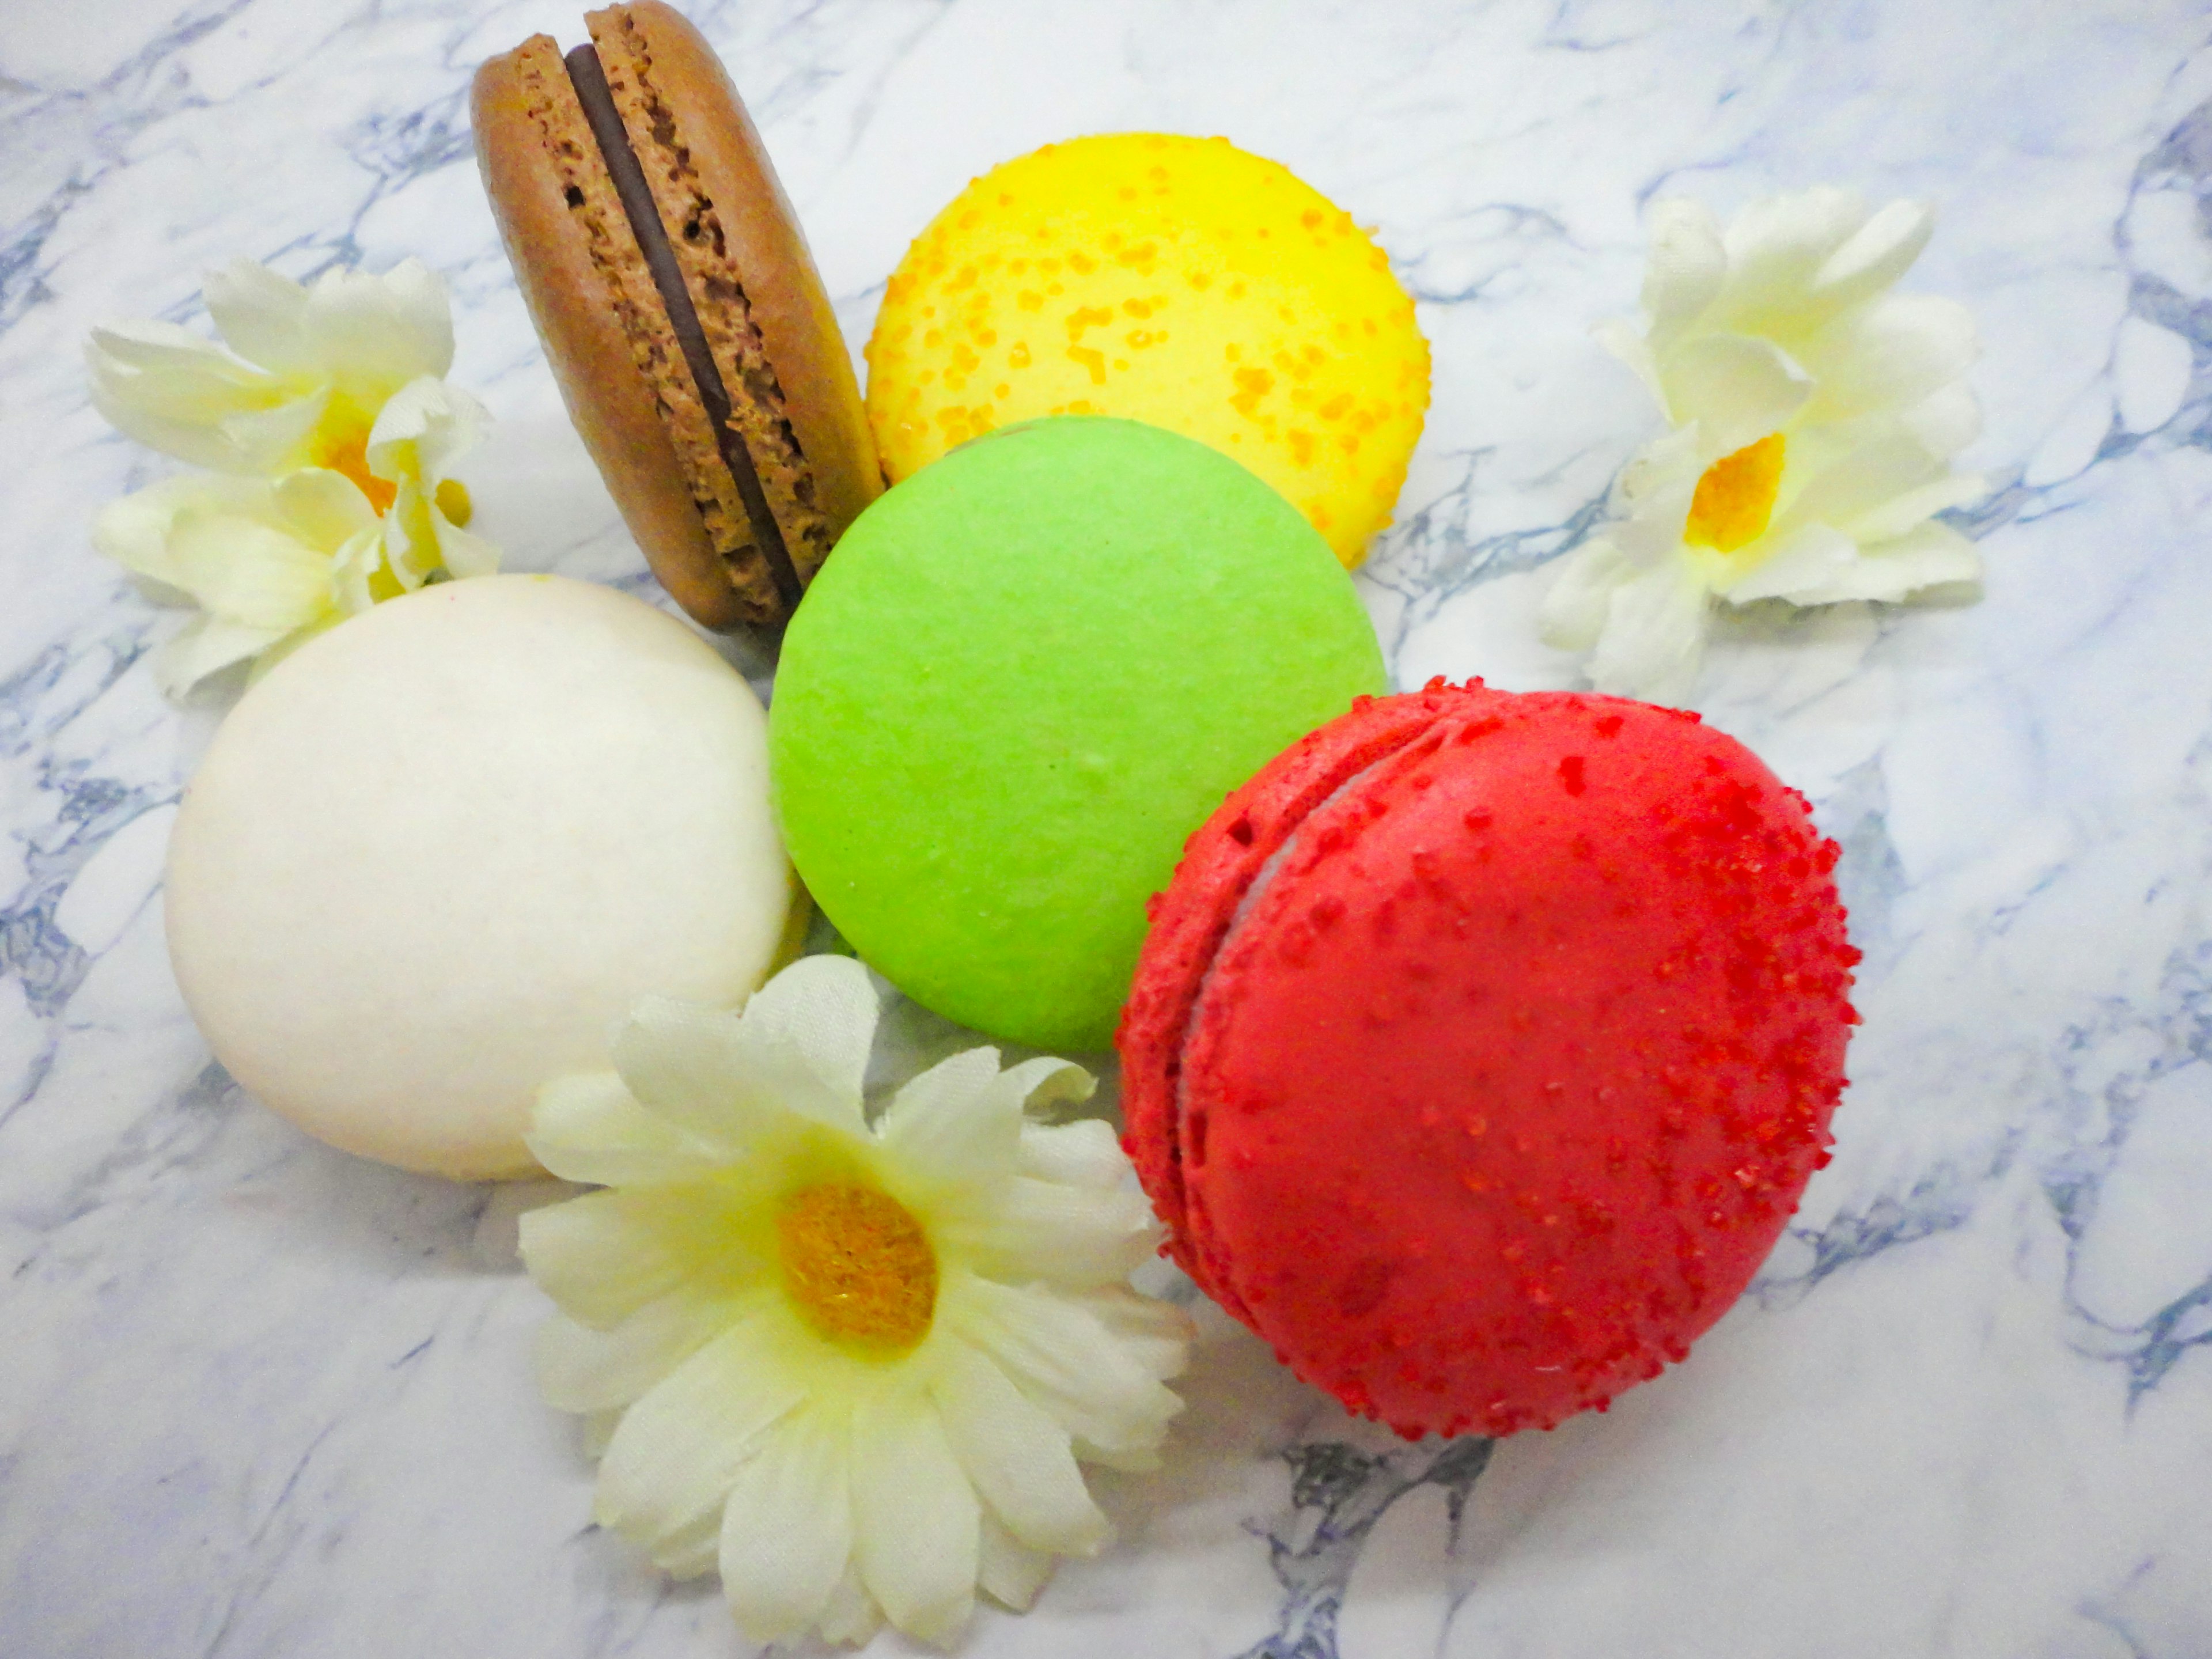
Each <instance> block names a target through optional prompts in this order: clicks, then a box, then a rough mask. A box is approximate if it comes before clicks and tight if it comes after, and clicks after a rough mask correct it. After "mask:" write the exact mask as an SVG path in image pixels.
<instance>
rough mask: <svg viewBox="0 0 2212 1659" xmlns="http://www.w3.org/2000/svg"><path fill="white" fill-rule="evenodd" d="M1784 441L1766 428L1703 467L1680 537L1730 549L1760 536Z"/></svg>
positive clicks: (1778, 480)
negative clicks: (1758, 436) (1753, 439)
mask: <svg viewBox="0 0 2212 1659" xmlns="http://www.w3.org/2000/svg"><path fill="white" fill-rule="evenodd" d="M1786 447H1787V445H1786V444H1785V443H1784V440H1783V436H1782V435H1781V434H1780V433H1779V432H1770V433H1768V434H1767V435H1765V437H1764V438H1761V439H1760V440H1759V441H1758V442H1757V443H1754V444H1746V445H1745V446H1744V447H1742V448H1741V449H1739V450H1737V451H1736V452H1735V453H1734V454H1733V455H1723V456H1722V457H1721V458H1720V459H1718V460H1717V461H1715V462H1714V463H1713V464H1712V465H1711V466H1709V467H1707V468H1706V469H1705V477H1702V478H1699V480H1698V491H1697V494H1696V495H1692V497H1691V498H1690V522H1689V523H1688V524H1687V525H1686V526H1684V527H1683V530H1682V539H1683V540H1684V541H1686V542H1687V543H1689V544H1690V545H1691V546H1692V547H1710V548H1711V549H1712V550H1714V551H1715V552H1717V553H1733V552H1735V550H1736V549H1738V548H1740V547H1745V546H1748V545H1749V544H1751V543H1753V542H1755V541H1757V540H1758V539H1759V538H1760V537H1761V536H1764V535H1765V533H1766V524H1767V520H1770V519H1771V518H1772V517H1773V516H1774V497H1775V495H1776V494H1777V493H1778V491H1779V490H1780V489H1781V488H1782V457H1783V451H1784V449H1785V448H1786Z"/></svg>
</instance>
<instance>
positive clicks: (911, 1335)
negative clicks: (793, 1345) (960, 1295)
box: [775, 1183, 937, 1354]
mask: <svg viewBox="0 0 2212 1659" xmlns="http://www.w3.org/2000/svg"><path fill="white" fill-rule="evenodd" d="M775 1236H776V1244H777V1248H778V1254H779V1256H780V1258H781V1263H782V1267H783V1288H784V1291H785V1293H786V1294H787V1295H788V1296H789V1297H791V1300H792V1303H793V1305H794V1306H796V1307H797V1308H798V1310H799V1313H800V1314H801V1315H803V1316H805V1320H806V1322H807V1323H808V1324H810V1325H811V1326H813V1327H814V1328H815V1329H816V1330H817V1331H818V1332H820V1333H821V1334H823V1336H825V1337H827V1338H829V1340H831V1341H832V1342H838V1343H842V1344H844V1345H846V1346H849V1347H854V1348H860V1349H864V1350H866V1351H867V1352H871V1353H878V1354H889V1353H899V1352H904V1351H905V1350H907V1349H908V1348H911V1347H912V1346H914V1345H915V1343H917V1342H919V1341H921V1339H922V1338H923V1337H924V1336H926V1335H927V1334H928V1333H929V1322H930V1317H931V1316H932V1315H933V1314H934V1313H935V1312H936V1310H937V1255H936V1253H935V1252H934V1251H933V1250H932V1249H930V1248H929V1240H928V1238H927V1237H926V1236H925V1235H924V1234H923V1232H922V1231H921V1223H920V1222H918V1221H916V1220H915V1218H914V1217H913V1216H912V1215H911V1214H910V1213H908V1210H907V1208H906V1206H904V1205H902V1204H901V1203H900V1202H899V1201H898V1200H896V1199H895V1198H891V1197H890V1196H888V1195H886V1194H883V1193H880V1192H878V1191H877V1190H876V1189H875V1188H872V1187H858V1186H851V1185H846V1184H842V1183H839V1184H832V1185H827V1186H821V1187H807V1188H802V1189H801V1190H800V1191H799V1192H796V1193H793V1194H792V1195H791V1196H790V1197H789V1198H787V1199H786V1200H784V1205H783V1209H782V1211H781V1213H780V1214H778V1215H777V1217H776V1218H775Z"/></svg>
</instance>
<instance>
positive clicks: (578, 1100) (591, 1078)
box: [523, 1072, 719, 1187]
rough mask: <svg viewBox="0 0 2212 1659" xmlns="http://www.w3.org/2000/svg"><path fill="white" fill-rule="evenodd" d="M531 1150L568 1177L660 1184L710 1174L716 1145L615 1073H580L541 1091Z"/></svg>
mask: <svg viewBox="0 0 2212 1659" xmlns="http://www.w3.org/2000/svg"><path fill="white" fill-rule="evenodd" d="M523 1144H524V1145H526V1146H528V1147H529V1148H530V1152H531V1155H532V1157H533V1158H536V1159H537V1160H538V1162H539V1163H540V1164H544V1166H545V1168H546V1169H547V1170H549V1171H550V1172H551V1173H552V1174H554V1175H556V1176H560V1177H561V1179H562V1180H563V1181H580V1182H587V1183H589V1184H591V1185H593V1186H600V1187H618V1186H635V1187H647V1186H655V1185H659V1184H660V1183H662V1182H671V1181H688V1180H693V1179H696V1178H699V1177H701V1176H706V1175H708V1174H710V1173H712V1171H713V1170H714V1167H715V1165H716V1164H717V1163H718V1162H719V1160H718V1159H717V1158H716V1157H715V1155H714V1149H713V1148H712V1147H710V1146H706V1145H705V1144H703V1143H702V1142H701V1141H699V1140H697V1139H695V1138H694V1137H692V1136H690V1135H689V1134H686V1133H684V1131H683V1130H681V1129H679V1128H678V1127H676V1126H675V1125H674V1124H672V1123H671V1122H669V1121H668V1120H667V1119H666V1118H665V1117H660V1116H658V1115H655V1114H653V1113H652V1112H648V1111H647V1110H646V1109H645V1108H644V1107H642V1106H641V1105H640V1104H638V1102H637V1097H636V1096H635V1095H633V1094H631V1093H630V1091H629V1089H628V1088H627V1087H626V1086H624V1085H623V1080H622V1078H621V1076H620V1074H619V1073H614V1072H575V1073H569V1074H568V1076H565V1077H558V1078H555V1079H553V1080H552V1081H551V1082H550V1083H548V1084H546V1085H544V1087H543V1088H541V1089H539V1090H538V1103H537V1107H536V1109H535V1110H534V1111H533V1112H532V1114H531V1120H530V1133H528V1134H526V1135H525V1136H524V1137H523Z"/></svg>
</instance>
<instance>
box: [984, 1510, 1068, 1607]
mask: <svg viewBox="0 0 2212 1659" xmlns="http://www.w3.org/2000/svg"><path fill="white" fill-rule="evenodd" d="M977 1543H978V1546H979V1547H978V1549H977V1552H976V1561H975V1582H976V1584H977V1586H978V1587H979V1588H980V1589H981V1590H982V1591H983V1593H984V1594H985V1595H988V1596H989V1597H990V1598H991V1599H992V1600H993V1601H997V1602H998V1603H999V1604H1000V1606H1002V1607H1012V1609H1013V1610H1014V1611H1015V1612H1016V1613H1027V1612H1028V1611H1029V1610H1030V1603H1031V1602H1032V1601H1036V1593H1037V1592H1038V1591H1039V1590H1041V1589H1043V1588H1044V1582H1045V1580H1046V1579H1048V1578H1049V1577H1052V1569H1053V1558H1052V1557H1051V1556H1049V1555H1048V1554H1047V1553H1045V1552H1044V1551H1042V1550H1033V1549H1031V1548H1030V1547H1029V1546H1028V1545H1027V1544H1024V1543H1023V1542H1022V1541H1021V1540H1020V1539H1018V1538H1017V1537H1015V1536H1014V1535H1013V1534H1012V1533H1010V1532H1008V1531H1007V1530H1006V1528H1005V1527H1003V1526H1001V1525H1000V1523H999V1522H998V1521H997V1520H996V1519H995V1518H994V1517H993V1516H989V1515H986V1516H984V1517H983V1525H982V1530H981V1534H980V1535H979V1537H978V1539H977Z"/></svg>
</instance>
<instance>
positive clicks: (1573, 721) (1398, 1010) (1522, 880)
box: [1117, 680, 1858, 1437]
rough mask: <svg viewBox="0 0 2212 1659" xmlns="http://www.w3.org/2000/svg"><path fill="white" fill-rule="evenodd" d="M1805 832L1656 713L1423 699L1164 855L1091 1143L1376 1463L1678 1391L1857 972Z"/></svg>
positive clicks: (1704, 733) (1773, 1208) (1770, 1218)
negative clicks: (1173, 863)
mask: <svg viewBox="0 0 2212 1659" xmlns="http://www.w3.org/2000/svg"><path fill="white" fill-rule="evenodd" d="M1836 857H1837V848H1836V847H1835V844H1834V843H1833V842H1829V841H1826V840H1824V839H1823V838H1822V837H1821V836H1820V833H1819V832H1818V831H1817V830H1816V829H1814V827H1813V823H1812V821H1811V817H1810V816H1809V814H1808V810H1807V807H1806V804H1805V801H1804V799H1803V798H1802V796H1800V795H1799V794H1797V793H1796V792H1795V791H1794V790H1790V789H1788V788H1786V787H1784V786H1783V785H1782V784H1781V783H1780V782H1779V781H1778V780H1777V779H1776V778H1775V776H1774V775H1773V774H1772V773H1771V772H1770V771H1768V770H1767V769H1766V768H1765V766H1764V765H1763V764H1761V763H1760V762H1759V759H1758V757H1755V756H1754V755H1753V754H1752V753H1751V752H1750V751H1749V750H1747V749H1745V748H1744V747H1743V746H1742V745H1741V744H1738V743H1737V742H1735V740H1734V739H1733V738H1729V737H1727V736H1725V735H1723V733H1721V732H1715V731H1713V730H1712V729H1711V728H1710V727H1708V726H1704V725H1702V724H1700V723H1699V720H1698V718H1697V716H1696V715H1694V714H1683V713H1680V712H1679V711H1676V710H1673V709H1664V708H1653V707H1651V706H1650V705H1648V704H1644V703H1636V702H1625V701H1622V700H1620V699H1616V698H1611V697H1601V696H1576V695H1571V694H1566V693H1550V692H1544V693H1534V694H1530V695H1525V696H1515V695H1511V694H1509V693H1504V692H1498V691H1492V690H1487V689H1486V688H1485V687H1484V686H1483V685H1482V684H1481V683H1480V681H1475V682H1471V683H1469V684H1468V685H1467V686H1465V687H1463V688H1461V687H1453V686H1448V685H1446V684H1443V682H1442V681H1440V680H1439V681H1435V682H1432V683H1431V684H1430V686H1429V687H1428V688H1427V690H1424V691H1421V692H1419V693H1414V694H1412V695H1408V696H1394V697H1383V698H1376V699H1362V700H1361V701H1360V702H1358V704H1356V705H1355V706H1354V707H1353V708H1352V711H1351V712H1350V713H1349V714H1346V715H1344V716H1342V717H1341V718H1340V719H1338V720H1334V721H1332V722H1331V723H1330V724H1329V725H1328V726H1324V727H1322V729H1321V730H1320V731H1318V732H1314V733H1312V734H1311V735H1310V736H1309V737H1307V738H1303V739H1301V740H1300V741H1299V742H1298V743H1297V744H1294V745H1293V746H1292V747H1291V749H1289V750H1286V751H1285V752H1284V753H1283V754H1281V755H1280V756H1278V757H1276V758H1275V759H1274V760H1273V762H1271V763H1269V764H1268V765H1267V767H1266V768H1265V769H1263V770H1262V771H1261V773H1260V774H1259V775H1257V776H1256V777H1255V778H1253V779H1252V780H1251V781H1250V782H1249V783H1247V784H1246V785H1245V786H1244V787H1243V788H1242V789H1240V790H1238V791H1237V793H1235V794H1233V795H1231V797H1230V798H1229V799H1228V801H1227V802H1226V803H1225V804H1224V805H1223V806H1222V807H1221V809H1220V810H1219V811H1217V812H1216V813H1215V814H1214V815H1213V817H1212V818H1211V819H1209V820H1208V821H1207V822H1206V824H1205V825H1204V826H1203V827H1202V828H1201V829H1200V830H1199V831H1198V833H1197V834H1196V835H1195V836H1193V837H1192V838H1191V840H1190V842H1189V845H1188V848H1186V849H1185V852H1184V856H1183V860H1182V865H1181V866H1179V867H1178V868H1177V870H1176V876H1175V879H1174V881H1173V883H1172V884H1171V885H1170V887H1169V889H1168V890H1167V891H1166V892H1165V893H1164V894H1162V895H1160V896H1158V898H1156V899H1155V900H1154V901H1153V912H1152V915H1153V922H1152V933H1151V934H1150V937H1149V938H1148V939H1147V941H1146V946H1145V951H1144V954H1143V957H1142V958H1141V960H1140V962H1139V965H1138V969H1137V974H1136V978H1135V982H1134V985H1133V989H1132V992H1131V994H1130V998H1129V1001H1128V1005H1127V1008H1126V1009H1125V1010H1124V1012H1123V1014H1122V1020H1121V1032H1120V1035H1119V1037H1118V1040H1117V1041H1118V1046H1119V1048H1120V1049H1121V1060H1122V1068H1123V1069H1122V1078H1123V1106H1124V1111H1125V1114H1126V1121H1127V1139H1126V1144H1127V1147H1128V1150H1129V1153H1130V1156H1131V1157H1132V1158H1133V1160H1134V1161H1135V1163H1136V1165H1137V1170H1138V1173H1139V1176H1140V1177H1141V1178H1142V1180H1143V1182H1144V1184H1145V1188H1146V1191H1147V1192H1148V1193H1149V1194H1151V1196H1152V1201H1153V1204H1154V1206H1156V1207H1157V1208H1158V1211H1159V1213H1160V1215H1161V1217H1162V1218H1163V1219H1164V1221H1165V1222H1166V1224H1167V1225H1168V1228H1169V1231H1170V1243H1169V1249H1170V1252H1171V1254H1172V1255H1174V1256H1175V1258H1176V1261H1179V1262H1180V1263H1181V1264H1182V1266H1183V1267H1184V1268H1186V1269H1187V1270H1188V1272H1189V1273H1190V1274H1191V1275H1192V1277H1193V1278H1194V1279H1196V1280H1197V1281H1198V1283H1199V1284H1200V1286H1201V1287H1202V1288H1203V1289H1205V1290H1206V1291H1207V1292H1208V1293H1209V1294H1210V1295H1212V1297H1214V1298H1215V1299H1216V1300H1217V1301H1218V1302H1219V1303H1220V1304H1222V1305H1223V1306H1224V1307H1225V1308H1226V1309H1228V1310H1229V1311H1230V1312H1231V1313H1232V1314H1234V1315H1236V1316H1237V1317H1238V1318H1240V1319H1242V1320H1243V1321H1244V1322H1245V1323H1247V1324H1249V1325H1250V1326H1251V1327H1252V1328H1253V1329H1254V1330H1255V1331H1257V1332H1258V1333H1259V1334H1261V1336H1262V1337H1264V1338H1266V1339H1267V1340H1268V1341H1269V1342H1270V1343H1271V1344H1272V1345H1273V1346H1274V1348H1275V1350H1276V1352H1278V1353H1279V1354H1280V1355H1281V1356H1282V1358H1284V1360H1285V1363H1287V1364H1289V1365H1290V1366H1291V1369H1293V1370H1296V1371H1297V1373H1298V1374H1299V1375H1300V1376H1303V1377H1304V1378H1305V1379H1306V1380H1307V1381H1309V1382H1310V1383H1315V1384H1316V1385H1318V1386H1320V1387H1322V1388H1323V1389H1328V1391H1329V1392H1330V1393H1331V1394H1333V1395H1335V1396H1336V1397H1337V1398H1338V1399H1340V1400H1341V1401H1343V1402H1344V1403H1345V1405H1346V1406H1347V1407H1350V1408H1351V1409H1352V1410H1353V1411H1355V1412H1358V1413H1361V1414H1362V1415H1364V1416H1368V1417H1372V1418H1376V1419H1380V1420H1382V1421H1383V1422H1384V1423H1387V1424H1388V1425H1390V1426H1391V1427H1392V1428H1394V1429H1395V1430H1396V1431H1398V1432H1400V1433H1401V1434H1403V1435H1407V1436H1408V1437H1412V1436H1416V1435H1420V1434H1425V1433H1432V1432H1433V1433H1444V1434H1458V1433H1464V1432H1468V1431H1482V1432H1485V1433H1489V1434H1506V1433H1510V1432H1511V1431H1515V1430H1516V1429H1522V1428H1532V1427H1549V1426H1551V1425H1553V1424H1555V1423H1557V1422H1559V1420H1560V1419H1563V1418H1565V1417H1567V1416H1569V1415H1571V1413H1575V1412H1578V1411H1582V1410H1585V1409H1588V1408H1590V1407H1599V1408H1602V1407H1604V1406H1605V1405H1606V1404H1607V1403H1608V1402H1609V1401H1611V1399H1612V1398H1613V1395H1616V1394H1618V1393H1619V1392H1620V1390H1621V1389H1624V1388H1626V1387H1628V1386H1629V1385H1630V1384H1632V1383H1637V1382H1639V1381H1642V1380H1643V1379H1644V1378H1647V1377H1650V1376H1656V1375H1657V1373H1658V1371H1659V1370H1660V1368H1661V1366H1662V1364H1664V1363H1665V1362H1666V1361H1668V1360H1670V1359H1680V1358H1682V1357H1683V1355H1684V1354H1685V1353H1686V1352H1687V1350H1688V1345H1689V1343H1690V1342H1691V1340H1692V1339H1694V1338H1695V1337H1697V1336H1698V1335H1699V1334H1700V1333H1702V1332H1703V1331H1704V1330H1705V1328H1707V1327H1708V1326H1710V1325H1711V1323H1712V1322H1714V1321H1715V1320H1716V1319H1717V1318H1718V1317H1719V1316H1720V1315H1721V1314H1722V1313H1723V1311H1724V1310H1726V1309H1727V1308H1728V1306H1729V1304H1730V1303H1731V1302H1733V1301H1734V1300H1735V1297H1737V1295H1738V1294H1739V1293H1740V1292H1741V1291H1742V1289H1743V1287H1744V1286H1745V1285H1747V1283H1748V1282H1749V1281H1750V1279H1751V1276H1752V1274H1753V1273H1754V1272H1755V1271H1756V1270H1757V1268H1758V1267H1759V1263H1760V1261H1763V1260H1764V1259H1765V1255H1766V1254H1767V1252H1768V1250H1769V1249H1771V1247H1772V1245H1773V1243H1774V1241H1775V1239H1776V1237H1778V1235H1779V1234H1780V1232H1781V1231H1782V1228H1783V1225H1784V1223H1785V1222H1786V1221H1787V1220H1788V1218H1789V1216H1790V1212H1791V1210H1792V1209H1793V1208H1794V1207H1795V1206H1796V1201H1797V1198H1798V1195H1799V1194H1801V1193H1802V1191H1803V1189H1804V1186H1805V1182H1807V1180H1808V1178H1809V1177H1810V1176H1811V1175H1812V1173H1813V1171H1814V1170H1815V1169H1817V1168H1818V1167H1820V1165H1821V1164H1825V1163H1826V1161H1827V1153H1826V1146H1827V1141H1828V1119H1829V1115H1830V1114H1831V1113H1832V1111H1833V1110H1834V1109H1835V1105H1836V1101H1837V1098H1838V1095H1839V1093H1840V1092H1841V1091H1842V1088H1843V1084H1844V1044H1845V1041H1846V1038H1847V1037H1848V1035H1849V1031H1850V1026H1851V1025H1853V1024H1856V1023H1857V1015H1856V1014H1854V1013H1853V1012H1852V1011H1851V1006H1850V1001H1849V1000H1848V999H1849V994H1850V969H1851V966H1852V964H1853V963H1856V962H1857V960H1858V953H1857V951H1854V950H1853V949H1852V948H1851V946H1850V943H1849V942H1848V940H1847V939H1846V938H1845V936H1844V912H1843V908H1842V906H1841V904H1840V903H1839V902H1838V900H1837V896H1836V889H1835V883H1834V881H1833V879H1832V874H1831V872H1832V870H1833V869H1834V866H1835V862H1836Z"/></svg>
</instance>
